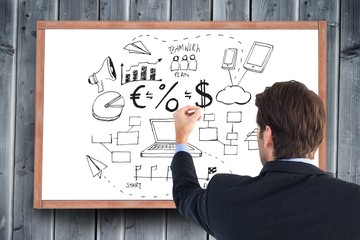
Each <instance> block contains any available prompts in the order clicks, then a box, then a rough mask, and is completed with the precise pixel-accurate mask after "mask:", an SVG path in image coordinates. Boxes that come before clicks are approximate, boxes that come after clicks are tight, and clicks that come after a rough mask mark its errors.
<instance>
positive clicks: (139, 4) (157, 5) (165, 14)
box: [130, 0, 170, 21]
mask: <svg viewBox="0 0 360 240" xmlns="http://www.w3.org/2000/svg"><path fill="white" fill-rule="evenodd" d="M130 20H131V21H169V20H170V0H131V1H130Z"/></svg>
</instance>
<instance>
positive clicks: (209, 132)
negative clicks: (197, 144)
mask: <svg viewBox="0 0 360 240" xmlns="http://www.w3.org/2000/svg"><path fill="white" fill-rule="evenodd" d="M199 140H200V141H217V140H218V129H217V128H216V127H208V128H199Z"/></svg>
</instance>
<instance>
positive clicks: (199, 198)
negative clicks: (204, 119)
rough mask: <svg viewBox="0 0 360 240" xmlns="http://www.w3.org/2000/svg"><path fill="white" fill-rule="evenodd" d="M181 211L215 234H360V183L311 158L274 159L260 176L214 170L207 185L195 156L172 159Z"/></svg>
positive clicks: (296, 236)
mask: <svg viewBox="0 0 360 240" xmlns="http://www.w3.org/2000/svg"><path fill="white" fill-rule="evenodd" d="M171 169H172V173H173V182H174V186H173V197H174V200H175V203H176V207H177V209H178V211H179V212H180V213H181V214H182V215H183V216H185V218H187V219H188V220H190V221H192V222H194V223H196V224H198V225H199V226H201V227H202V228H203V229H204V230H206V231H207V232H208V233H210V234H211V235H212V236H214V237H215V238H217V239H246V240H248V239H274V240H279V239H302V240H304V239H306V240H309V239H316V240H320V239H326V240H327V239H336V240H345V239H351V240H359V239H360V186H359V185H356V184H351V183H347V182H345V181H341V180H339V179H335V178H333V177H331V176H329V175H327V174H326V173H324V172H323V171H321V170H320V169H318V168H317V167H315V166H312V165H310V164H307V163H298V162H281V161H274V162H269V163H267V164H266V165H265V166H264V168H263V169H262V171H261V173H260V175H259V176H257V177H248V176H239V175H231V174H217V175H215V176H213V178H212V179H211V181H210V182H209V184H208V187H207V189H206V190H203V189H202V188H201V187H200V185H199V182H198V179H197V176H196V172H195V167H194V164H193V160H192V157H191V155H190V154H189V153H187V152H178V153H176V154H175V156H174V158H173V162H172V165H171Z"/></svg>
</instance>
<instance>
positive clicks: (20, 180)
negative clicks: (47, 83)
mask: <svg viewBox="0 0 360 240" xmlns="http://www.w3.org/2000/svg"><path fill="white" fill-rule="evenodd" d="M323 19H325V20H327V21H328V51H327V54H328V63H327V66H328V83H327V98H328V105H327V116H328V123H327V171H328V172H329V173H331V174H333V175H334V176H335V177H339V178H341V179H344V180H346V181H350V182H356V183H358V184H360V159H359V156H360V109H359V105H360V1H357V0H342V1H340V0H288V1H283V0H252V1H251V0H123V1H118V0H77V1H73V0H18V1H15V0H1V1H0V189H1V194H0V239H4V240H6V239H19V240H23V239H46V240H48V239H86V240H88V239H97V240H100V239H101V240H105V239H204V240H205V239H212V237H211V236H208V235H207V234H206V233H205V232H204V231H203V230H201V229H199V228H198V227H197V226H195V225H193V224H190V223H189V222H188V221H186V220H184V219H183V218H182V216H180V215H179V214H178V213H177V212H176V210H119V209H115V210H34V209H33V207H32V206H33V175H34V174H33V172H34V159H33V155H34V114H35V96H34V89H35V53H36V47H35V40H36V31H35V29H36V21H37V20H130V21H138V20H142V21H146V20H161V21H175V20H192V21H207V20H224V21H226V20H241V21H274V20H290V21H297V20H323ZM304 71H306V69H304ZM62 127H64V128H65V127H66V126H62Z"/></svg>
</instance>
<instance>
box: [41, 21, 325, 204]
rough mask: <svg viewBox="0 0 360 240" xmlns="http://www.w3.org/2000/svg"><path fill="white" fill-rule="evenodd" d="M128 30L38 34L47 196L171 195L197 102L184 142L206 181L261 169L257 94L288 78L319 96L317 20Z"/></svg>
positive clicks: (166, 198)
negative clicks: (176, 118) (188, 110)
mask: <svg viewBox="0 0 360 240" xmlns="http://www.w3.org/2000/svg"><path fill="white" fill-rule="evenodd" d="M123 24H125V23H123ZM208 24H209V23H208ZM121 26H122V28H120V29H119V28H117V29H116V28H110V29H109V28H106V27H105V28H95V29H91V28H90V29H89V28H48V29H44V30H43V36H44V48H43V71H42V73H43V75H42V76H43V86H42V93H43V98H42V99H43V102H42V111H41V112H42V136H41V137H42V139H41V144H42V149H41V158H42V159H41V183H40V186H41V199H40V200H41V201H42V202H43V201H44V202H57V201H64V202H67V201H70V202H72V203H74V202H79V203H81V202H82V201H93V202H94V203H95V205H92V206H95V207H96V206H97V205H96V202H103V201H105V202H107V201H111V202H112V201H120V202H121V201H126V202H129V201H135V202H140V203H141V202H151V203H153V202H155V203H156V202H157V201H160V202H172V173H171V169H170V165H171V161H172V157H173V155H174V149H173V147H174V145H175V144H174V142H175V131H174V123H173V119H172V117H173V112H174V111H175V110H176V109H178V108H180V107H182V106H184V105H197V106H200V107H201V108H202V119H201V121H199V122H197V124H196V126H195V128H194V130H193V133H192V134H191V136H190V139H189V144H190V146H189V148H190V152H191V154H192V156H193V159H194V164H195V167H196V172H197V176H198V179H199V183H200V186H201V187H203V188H206V186H207V184H208V182H209V180H210V179H211V177H212V176H214V174H216V173H230V174H240V175H249V176H256V175H258V174H259V172H260V170H261V168H262V165H261V163H260V159H259V153H258V147H257V142H256V133H257V125H256V112H257V108H256V107H255V96H256V94H257V93H260V92H262V91H263V90H264V89H265V87H267V86H271V85H272V84H273V83H275V82H279V81H288V80H296V81H299V82H302V83H304V84H305V85H306V86H307V87H308V88H310V89H312V90H313V91H314V92H317V93H318V92H319V78H320V77H319V50H318V48H319V46H318V43H319V30H318V29H317V28H316V29H226V28H216V29H207V28H205V29H201V28H200V29H199V28H197V29H191V28H190V29H187V28H181V29H176V27H174V28H173V29H162V28H139V29H133V28H131V29H128V28H126V24H125V25H121ZM124 26H125V27H124ZM315 161H316V164H317V165H319V156H318V154H317V155H316V159H315ZM71 206H74V207H82V205H81V204H80V205H70V207H71ZM84 206H87V205H84ZM99 206H100V205H99ZM101 206H102V205H101ZM140 206H141V204H140ZM154 206H156V207H159V206H158V205H156V204H155V205H154ZM53 207H56V206H53ZM125 207H126V206H125ZM132 207H134V205H132ZM135 207H136V206H135ZM160 207H161V206H160Z"/></svg>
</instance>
